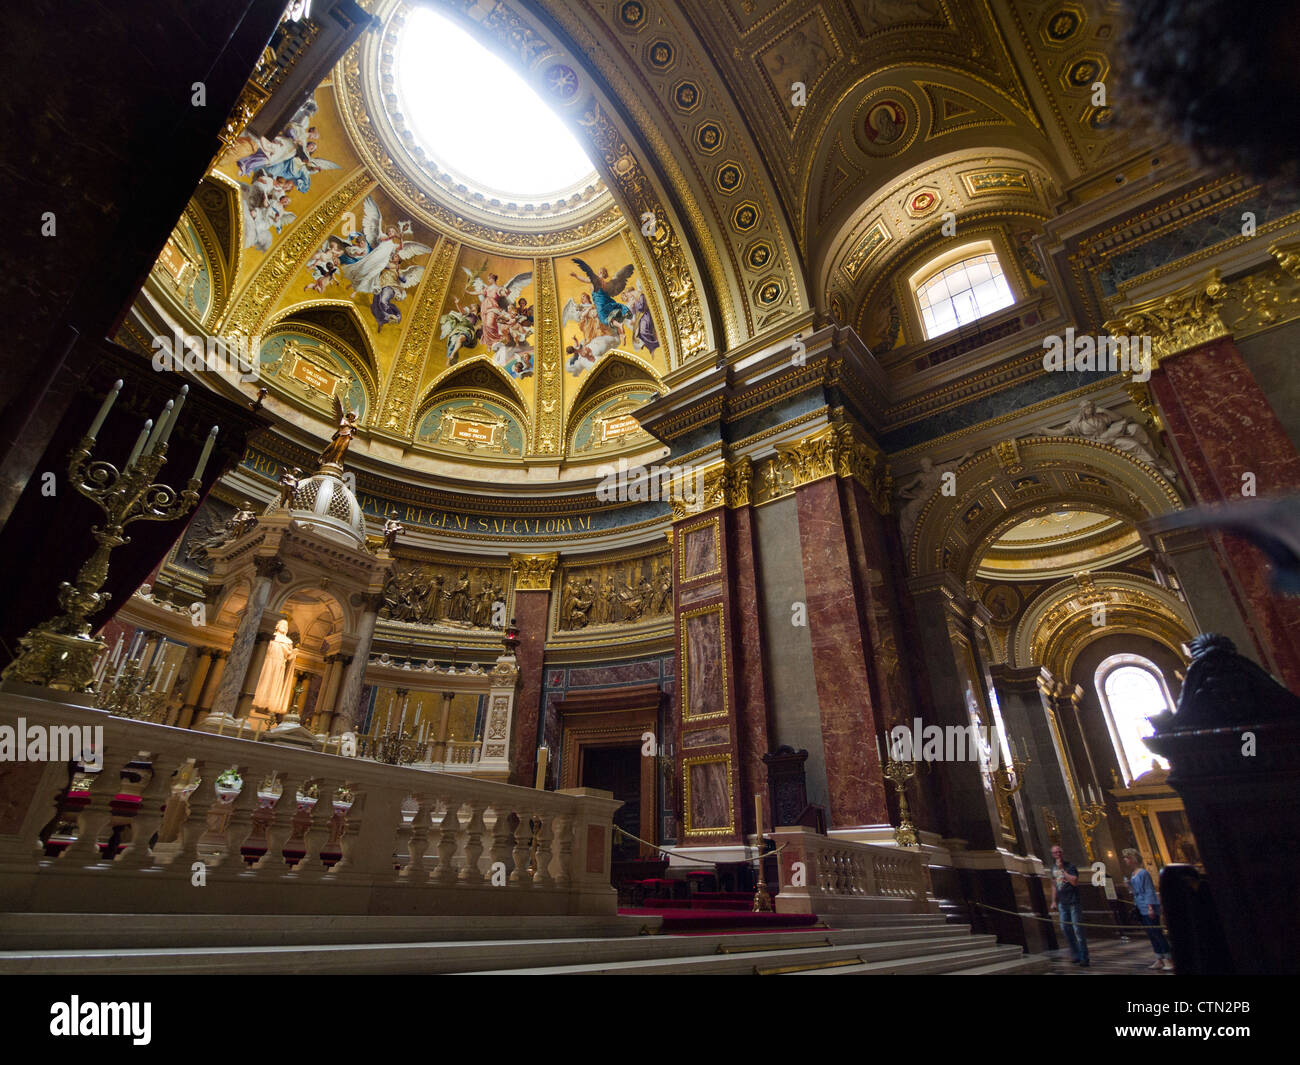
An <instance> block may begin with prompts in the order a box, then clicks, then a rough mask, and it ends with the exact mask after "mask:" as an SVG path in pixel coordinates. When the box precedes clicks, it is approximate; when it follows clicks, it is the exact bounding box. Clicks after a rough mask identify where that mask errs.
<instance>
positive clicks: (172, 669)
mask: <svg viewBox="0 0 1300 1065" xmlns="http://www.w3.org/2000/svg"><path fill="white" fill-rule="evenodd" d="M175 674H176V663H175V662H173V663H172V664H171V665H170V666H169V667H168V668H167V679H166V680H165V681H163V686H162V690H163V691H165V692H166V691H171V688H172V677H173V676H175Z"/></svg>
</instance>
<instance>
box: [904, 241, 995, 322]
mask: <svg viewBox="0 0 1300 1065" xmlns="http://www.w3.org/2000/svg"><path fill="white" fill-rule="evenodd" d="M911 282H912V291H913V292H915V293H916V306H917V309H918V310H919V311H920V312H921V324H922V325H923V326H924V327H925V336H926V339H927V340H932V339H934V338H935V337H937V336H943V334H944V333H951V332H952V331H953V330H954V329H956V328H957V327H958V326H962V325H965V324H966V323H967V322H973V321H975V320H976V319H977V318H983V317H984V316H985V315H987V314H992V313H993V312H994V311H998V310H1001V309H1002V308H1003V307H1010V306H1011V304H1013V303H1015V302H1016V301H1015V297H1014V296H1012V294H1011V289H1010V287H1009V286H1008V285H1007V279H1006V277H1004V276H1003V274H1002V264H1001V263H999V262H998V257H997V255H995V254H994V252H993V245H992V244H990V243H989V242H988V241H983V242H981V243H979V244H975V245H969V246H967V247H965V248H962V249H960V250H958V251H957V252H949V253H947V254H945V255H943V256H941V257H940V258H938V259H934V260H931V261H930V262H929V263H927V264H926V265H925V266H924V267H922V268H921V269H920V270H918V271H917V272H916V273H914V274H913V275H912V278H911Z"/></svg>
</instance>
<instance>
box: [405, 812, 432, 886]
mask: <svg viewBox="0 0 1300 1065" xmlns="http://www.w3.org/2000/svg"><path fill="white" fill-rule="evenodd" d="M415 801H416V802H417V803H418V805H417V806H416V808H415V817H414V818H413V819H412V821H411V834H410V838H409V839H408V840H407V843H406V849H407V853H408V854H410V860H409V861H407V863H406V866H405V868H403V869H402V871H401V873H400V874H399V876H400V878H401V880H402V881H403V882H404V883H408V884H423V883H424V882H425V880H426V879H427V878H428V876H429V870H428V868H427V867H426V866H425V864H424V852H425V851H427V850H428V849H429V818H430V815H431V814H432V813H433V802H432V800H431V798H430V797H429V796H428V795H424V794H419V795H416V797H415Z"/></svg>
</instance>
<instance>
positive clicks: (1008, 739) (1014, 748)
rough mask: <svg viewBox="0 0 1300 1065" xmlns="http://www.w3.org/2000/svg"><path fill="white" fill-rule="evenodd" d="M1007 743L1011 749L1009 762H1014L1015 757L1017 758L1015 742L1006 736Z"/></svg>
mask: <svg viewBox="0 0 1300 1065" xmlns="http://www.w3.org/2000/svg"><path fill="white" fill-rule="evenodd" d="M1007 743H1008V744H1009V745H1010V747H1011V760H1012V761H1013V762H1014V761H1015V760H1016V759H1017V757H1018V756H1017V754H1016V741H1015V740H1013V739H1011V737H1009V736H1008V737H1007Z"/></svg>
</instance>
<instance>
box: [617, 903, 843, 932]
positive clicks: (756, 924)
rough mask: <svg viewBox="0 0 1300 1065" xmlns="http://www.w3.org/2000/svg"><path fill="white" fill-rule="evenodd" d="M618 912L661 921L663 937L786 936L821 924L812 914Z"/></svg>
mask: <svg viewBox="0 0 1300 1065" xmlns="http://www.w3.org/2000/svg"><path fill="white" fill-rule="evenodd" d="M649 901H650V902H655V901H658V902H663V901H666V900H663V899H660V900H654V899H651V900H649ZM750 905H753V903H750ZM618 912H619V913H620V914H625V915H627V916H629V917H662V918H663V924H662V925H661V926H660V929H659V931H660V933H662V934H665V935H666V934H669V933H673V934H686V935H689V934H691V933H693V932H694V933H700V934H703V933H707V932H723V931H735V932H788V931H790V930H791V929H795V928H808V927H810V926H812V925H815V924H818V923H819V922H820V920H821V919H820V918H819V917H818V916H817V915H816V914H815V913H753V912H742V911H740V910H732V909H725V910H724V909H709V910H706V909H681V908H675V907H663V906H654V907H651V906H645V907H640V908H637V909H624V908H623V907H619V911H618Z"/></svg>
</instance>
